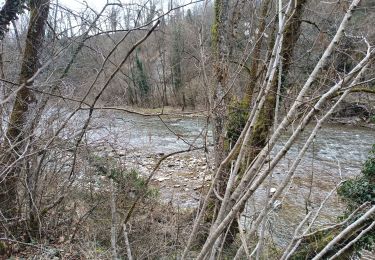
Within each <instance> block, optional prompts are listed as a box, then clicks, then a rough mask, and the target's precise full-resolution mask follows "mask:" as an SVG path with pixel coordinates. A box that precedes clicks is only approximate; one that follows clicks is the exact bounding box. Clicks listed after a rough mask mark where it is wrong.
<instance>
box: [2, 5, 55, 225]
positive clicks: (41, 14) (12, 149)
mask: <svg viewBox="0 0 375 260" xmlns="http://www.w3.org/2000/svg"><path fill="white" fill-rule="evenodd" d="M48 10H49V0H35V1H31V2H30V22H29V28H28V32H27V38H26V46H25V51H24V55H23V60H22V66H21V72H20V79H19V83H20V85H21V88H20V89H19V91H18V92H17V95H16V98H15V101H14V105H13V109H12V112H11V115H10V119H9V127H8V129H7V132H6V135H7V138H8V139H7V140H8V141H7V142H5V144H4V147H2V149H3V151H4V152H6V155H5V156H4V161H3V162H1V165H2V166H3V167H2V168H3V171H4V170H5V169H6V167H7V166H11V164H13V163H15V165H12V166H11V167H10V168H9V170H7V171H6V173H5V174H4V175H3V176H2V177H1V180H0V190H1V193H0V206H1V210H2V214H3V215H4V217H5V218H7V219H11V218H15V217H17V208H16V205H15V202H16V201H17V184H18V174H19V172H20V169H21V165H20V162H17V160H18V159H20V158H19V154H22V153H23V150H24V149H25V140H26V139H27V138H28V134H29V133H28V132H27V131H28V129H27V127H26V126H27V122H28V112H29V108H30V106H31V104H32V103H33V102H35V97H34V96H33V93H32V92H31V90H30V89H29V88H28V86H29V85H31V84H32V82H28V80H29V79H31V78H32V76H33V75H34V74H35V73H36V71H37V69H38V66H39V59H38V57H39V52H40V51H41V49H42V42H43V37H44V25H45V22H46V20H47V17H48ZM3 171H2V173H4V172H3ZM32 211H33V210H32ZM37 223H38V221H37V220H36V216H35V214H31V215H30V225H31V226H30V228H31V230H34V231H38V224H37Z"/></svg>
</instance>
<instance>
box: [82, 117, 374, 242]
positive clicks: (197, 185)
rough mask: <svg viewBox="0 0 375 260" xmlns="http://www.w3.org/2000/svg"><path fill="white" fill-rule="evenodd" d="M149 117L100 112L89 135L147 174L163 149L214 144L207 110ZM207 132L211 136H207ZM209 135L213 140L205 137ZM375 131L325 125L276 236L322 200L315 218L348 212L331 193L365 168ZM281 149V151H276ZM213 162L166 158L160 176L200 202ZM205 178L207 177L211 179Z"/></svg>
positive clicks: (284, 238) (162, 184)
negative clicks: (189, 114) (197, 113)
mask: <svg viewBox="0 0 375 260" xmlns="http://www.w3.org/2000/svg"><path fill="white" fill-rule="evenodd" d="M162 119H163V120H161V119H160V118H158V117H155V116H153V117H144V116H140V115H134V114H124V113H99V114H98V116H97V117H96V118H94V120H93V121H92V124H91V126H92V128H91V130H89V131H88V140H89V142H91V143H92V144H97V143H100V142H104V143H111V147H112V148H113V149H112V152H110V153H109V154H110V155H111V156H119V157H120V158H123V160H124V163H125V164H127V165H128V166H129V168H130V167H131V168H136V169H138V170H139V171H140V172H141V173H143V174H145V175H147V174H149V173H150V172H151V169H152V168H153V166H154V165H155V163H156V162H157V160H158V159H159V158H160V157H161V156H162V155H164V154H168V153H172V152H177V151H181V150H185V149H188V148H189V147H190V146H191V145H192V146H194V147H199V146H202V145H203V144H204V141H205V140H208V142H209V143H211V140H212V134H211V131H210V130H207V123H206V120H205V119H204V118H202V117H183V118H176V117H165V116H163V117H162ZM311 130H312V126H310V127H308V128H307V129H306V130H305V131H304V132H303V134H302V136H301V137H300V138H299V140H298V141H297V142H296V143H295V144H294V145H293V146H292V148H291V149H290V151H289V152H288V153H287V155H286V156H285V158H284V159H283V160H282V161H281V163H280V164H279V165H278V166H277V167H276V169H275V170H274V171H273V174H272V179H271V180H270V181H268V182H267V184H266V185H263V186H261V187H260V188H259V189H258V190H257V192H256V193H255V195H254V196H253V197H252V198H251V199H250V200H249V202H248V204H247V207H246V210H245V212H244V214H243V217H242V219H243V223H244V225H251V221H252V220H253V219H254V217H256V216H257V214H259V212H260V210H262V208H263V205H264V202H265V199H266V198H267V194H268V193H267V191H268V190H269V189H270V188H276V187H277V186H278V184H280V183H281V181H282V180H283V179H284V177H285V174H286V172H287V171H288V168H289V167H290V165H291V164H292V162H293V159H295V158H296V156H297V154H298V152H299V151H300V149H301V148H302V146H303V144H304V140H306V138H307V137H308V135H309V133H310V131H311ZM288 136H289V135H288V133H286V134H284V135H283V136H282V137H281V138H280V140H279V142H278V143H277V145H276V147H275V149H274V150H275V151H277V150H279V149H280V148H281V147H282V145H283V144H284V143H285V142H286V140H287V138H288ZM206 137H207V138H206ZM205 138H206V139H205ZM374 143H375V131H374V130H372V129H367V128H359V127H351V126H344V125H325V126H324V127H323V128H322V129H321V130H320V131H319V133H318V135H317V137H316V138H315V140H314V142H313V144H311V146H310V147H309V149H308V151H307V152H306V154H305V156H304V158H303V160H302V161H301V163H300V165H299V166H298V168H297V170H296V174H295V176H294V178H293V179H292V182H291V184H290V185H289V187H288V188H287V190H286V192H285V193H284V195H283V196H282V197H281V198H280V200H279V201H278V203H279V204H280V205H281V207H280V208H278V209H275V210H273V211H272V212H271V214H270V215H269V218H268V221H267V227H268V228H267V230H268V233H269V234H270V235H271V236H270V237H272V238H273V239H274V242H275V243H276V244H277V245H280V246H286V245H287V242H288V241H289V239H290V238H291V236H292V234H293V232H294V228H295V227H296V226H297V225H298V224H299V222H300V221H301V220H302V219H303V218H304V216H305V214H306V213H307V212H308V211H316V210H317V208H319V206H320V205H321V203H322V202H323V201H325V202H324V203H325V204H324V207H323V208H322V210H321V213H320V215H319V217H318V218H317V222H316V224H317V225H319V226H322V225H326V224H329V223H332V222H334V221H336V220H337V216H338V215H340V214H342V210H343V206H344V205H343V203H342V202H341V201H340V199H339V198H338V196H337V195H336V193H335V192H333V193H332V196H330V197H329V198H328V199H327V200H325V198H326V197H327V195H328V194H329V193H330V192H331V191H332V190H334V189H335V188H336V187H337V185H338V184H339V183H340V182H341V181H344V180H346V179H348V178H352V177H354V176H356V175H358V174H359V173H360V170H361V166H362V164H363V162H364V161H365V159H366V158H367V155H368V152H369V150H370V149H371V146H372V145H373V144H374ZM275 151H274V152H275ZM207 167H208V166H207V165H206V159H205V156H204V153H203V151H202V150H200V151H194V152H189V153H186V154H179V155H177V156H174V157H171V158H169V159H168V160H166V161H165V162H164V163H163V164H162V166H161V168H160V170H159V172H158V173H157V174H156V175H155V177H154V182H153V184H154V185H156V186H157V187H159V189H160V196H161V198H162V199H164V200H166V201H170V202H172V201H173V203H175V204H178V205H179V206H181V207H185V208H189V207H193V206H196V205H197V204H198V200H199V196H200V191H201V189H203V188H204V187H206V186H207V185H208V184H207V180H210V176H208V175H207V172H208V171H207ZM205 181H206V182H205Z"/></svg>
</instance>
